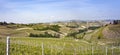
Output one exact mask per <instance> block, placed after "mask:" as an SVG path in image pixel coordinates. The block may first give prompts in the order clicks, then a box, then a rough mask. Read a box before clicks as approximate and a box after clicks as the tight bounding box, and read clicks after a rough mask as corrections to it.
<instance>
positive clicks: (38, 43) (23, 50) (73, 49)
mask: <svg viewBox="0 0 120 55" xmlns="http://www.w3.org/2000/svg"><path fill="white" fill-rule="evenodd" d="M67 41H68V42H67ZM70 41H71V40H70ZM0 48H1V46H0ZM0 52H1V50H0ZM1 54H2V55H5V53H0V55H1ZM6 55H120V46H101V45H90V44H85V43H82V42H78V43H76V42H75V41H73V42H72V41H71V42H69V40H62V41H61V40H59V39H58V40H56V39H52V40H51V39H39V38H36V39H34V38H21V39H20V38H10V39H9V37H8V38H7V42H6Z"/></svg>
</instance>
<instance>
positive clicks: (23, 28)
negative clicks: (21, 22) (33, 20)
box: [16, 28, 33, 30]
mask: <svg viewBox="0 0 120 55" xmlns="http://www.w3.org/2000/svg"><path fill="white" fill-rule="evenodd" d="M24 29H30V30H31V29H33V28H18V29H16V30H24Z"/></svg>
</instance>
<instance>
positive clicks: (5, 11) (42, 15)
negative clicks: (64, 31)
mask: <svg viewBox="0 0 120 55" xmlns="http://www.w3.org/2000/svg"><path fill="white" fill-rule="evenodd" d="M103 19H120V0H0V21H7V22H16V23H39V22H52V21H64V20H103Z"/></svg>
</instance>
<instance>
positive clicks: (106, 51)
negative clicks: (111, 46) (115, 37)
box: [106, 47, 108, 55]
mask: <svg viewBox="0 0 120 55" xmlns="http://www.w3.org/2000/svg"><path fill="white" fill-rule="evenodd" d="M107 52H108V47H106V55H107Z"/></svg>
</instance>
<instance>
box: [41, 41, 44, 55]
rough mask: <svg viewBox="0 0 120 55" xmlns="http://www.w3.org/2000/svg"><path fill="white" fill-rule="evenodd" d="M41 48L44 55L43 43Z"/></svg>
mask: <svg viewBox="0 0 120 55" xmlns="http://www.w3.org/2000/svg"><path fill="white" fill-rule="evenodd" d="M41 47H42V55H44V46H43V43H42V45H41Z"/></svg>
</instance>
